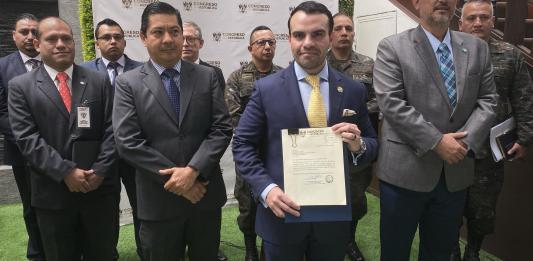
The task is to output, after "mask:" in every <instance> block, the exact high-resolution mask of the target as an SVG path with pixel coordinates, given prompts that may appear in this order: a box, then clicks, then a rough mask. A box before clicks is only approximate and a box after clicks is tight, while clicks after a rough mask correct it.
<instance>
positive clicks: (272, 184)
mask: <svg viewBox="0 0 533 261" xmlns="http://www.w3.org/2000/svg"><path fill="white" fill-rule="evenodd" d="M332 29H333V17H332V15H331V13H330V12H329V10H328V9H327V8H326V7H325V6H324V5H323V4H320V3H317V2H313V1H308V2H303V3H301V4H300V5H298V6H297V7H296V8H295V9H294V10H293V11H292V12H291V16H290V18H289V43H290V45H291V50H292V53H293V56H294V59H295V61H294V62H293V63H291V65H289V67H288V68H286V69H284V70H282V71H280V72H278V73H275V74H273V75H270V76H267V77H264V78H262V79H260V80H258V81H256V82H255V87H254V91H253V94H252V97H251V98H250V101H249V102H248V105H247V107H246V110H245V111H244V113H243V115H242V117H241V119H240V121H239V125H238V127H237V129H236V134H235V136H234V141H233V155H234V159H235V162H236V165H237V168H238V170H239V172H240V173H241V175H242V177H243V178H244V179H245V180H246V181H247V182H248V183H249V184H250V186H251V188H252V193H253V195H254V196H255V198H256V200H259V201H260V202H261V203H262V205H263V206H261V207H258V208H257V216H256V226H255V227H256V231H257V233H258V234H259V235H260V236H261V237H262V238H263V243H264V250H265V257H266V260H276V261H277V260H282V261H283V260H302V259H303V257H304V255H305V256H306V258H307V259H308V260H332V261H333V260H344V255H345V248H346V245H347V244H348V240H349V237H350V236H349V234H350V221H349V220H350V217H351V215H350V204H349V199H348V198H349V197H347V199H346V202H348V204H347V205H345V206H319V207H317V206H306V207H301V208H300V206H299V205H298V204H297V202H294V201H293V200H292V199H291V198H290V197H289V196H288V195H287V194H285V192H284V190H283V189H284V185H283V184H284V183H283V179H284V173H283V160H282V149H281V129H292V128H309V127H315V128H316V127H326V126H331V128H332V130H333V131H334V132H335V133H336V134H338V135H340V136H341V137H342V140H343V141H344V144H343V147H344V155H345V157H344V165H345V166H344V169H345V173H344V174H345V179H346V182H345V183H346V184H344V185H345V187H346V188H347V183H348V178H349V176H348V164H356V165H358V164H365V163H367V162H370V161H372V160H373V159H374V158H375V157H376V153H377V141H376V134H375V132H374V130H373V128H372V125H371V124H370V119H369V117H368V111H367V109H366V90H365V88H364V87H363V86H362V84H361V83H359V82H355V81H353V80H351V79H349V78H348V77H346V76H344V75H342V74H341V73H340V72H338V71H335V70H334V69H332V68H331V67H329V66H328V65H327V62H326V53H327V50H328V47H329V43H330V36H331V32H332ZM343 111H345V112H347V111H351V112H352V113H350V116H348V113H346V114H345V113H343ZM346 193H347V195H349V190H348V189H346ZM337 210H340V211H343V213H345V215H346V216H347V219H344V220H346V221H328V222H300V223H286V222H285V221H284V219H283V218H284V217H286V216H288V215H291V216H295V217H300V213H302V218H304V216H305V215H306V212H307V213H310V212H315V213H316V212H318V213H319V214H321V215H324V214H328V212H331V211H337ZM317 221H318V220H317Z"/></svg>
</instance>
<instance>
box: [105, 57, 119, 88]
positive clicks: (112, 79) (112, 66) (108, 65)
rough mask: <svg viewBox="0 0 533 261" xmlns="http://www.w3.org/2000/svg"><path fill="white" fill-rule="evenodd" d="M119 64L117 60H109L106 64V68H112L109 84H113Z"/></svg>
mask: <svg viewBox="0 0 533 261" xmlns="http://www.w3.org/2000/svg"><path fill="white" fill-rule="evenodd" d="M119 66H120V64H119V63H117V62H109V63H108V64H107V69H108V70H113V71H112V73H111V85H113V86H115V80H116V79H117V76H118V67H119Z"/></svg>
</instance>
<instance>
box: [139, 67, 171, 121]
mask: <svg viewBox="0 0 533 261" xmlns="http://www.w3.org/2000/svg"><path fill="white" fill-rule="evenodd" d="M141 73H144V74H145V76H144V78H143V84H144V86H145V87H146V88H148V89H149V90H150V92H151V93H152V95H154V97H155V99H156V100H157V101H158V102H159V104H160V105H161V107H163V109H164V110H165V112H166V113H167V115H168V117H169V118H171V119H172V121H174V123H175V124H176V125H178V120H177V116H176V112H175V111H174V109H172V106H171V105H170V100H169V99H168V95H167V92H166V91H165V86H163V82H162V81H161V76H159V74H158V73H157V70H156V69H155V68H154V66H153V65H152V62H150V61H148V62H146V63H145V64H144V65H143V68H142V69H141Z"/></svg>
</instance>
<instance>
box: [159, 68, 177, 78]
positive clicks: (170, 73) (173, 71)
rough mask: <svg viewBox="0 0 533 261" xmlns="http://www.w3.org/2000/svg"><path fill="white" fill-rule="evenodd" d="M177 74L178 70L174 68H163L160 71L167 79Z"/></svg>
mask: <svg viewBox="0 0 533 261" xmlns="http://www.w3.org/2000/svg"><path fill="white" fill-rule="evenodd" d="M177 74H179V72H178V70H176V69H165V70H164V71H163V73H162V75H163V76H165V77H166V78H169V79H174V77H175V76H176V75H177Z"/></svg>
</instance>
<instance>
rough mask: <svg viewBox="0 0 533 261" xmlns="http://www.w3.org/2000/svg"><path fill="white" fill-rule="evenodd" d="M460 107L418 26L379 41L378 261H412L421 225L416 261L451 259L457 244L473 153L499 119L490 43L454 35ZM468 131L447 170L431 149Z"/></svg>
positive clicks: (376, 73) (376, 84) (376, 75)
mask: <svg viewBox="0 0 533 261" xmlns="http://www.w3.org/2000/svg"><path fill="white" fill-rule="evenodd" d="M450 39H451V47H452V53H453V60H454V66H455V77H456V79H455V83H456V91H457V104H456V106H455V107H453V106H452V105H451V104H450V99H449V97H448V93H447V91H446V87H445V86H444V82H443V80H442V77H441V73H440V69H439V65H438V62H437V57H436V56H435V53H434V51H433V48H432V47H431V44H430V41H429V39H428V37H427V35H426V34H425V32H424V30H423V29H422V28H421V27H420V26H419V27H418V28H415V29H411V30H408V31H405V32H403V33H400V34H398V35H394V36H391V37H388V38H385V39H384V40H382V41H381V42H380V44H379V46H378V53H377V57H376V63H375V66H374V88H375V90H376V97H377V101H378V104H379V107H380V109H381V111H382V112H383V115H384V120H383V125H382V131H381V146H380V152H379V158H378V170H377V176H378V177H379V179H380V197H381V201H380V204H381V206H380V207H381V219H380V220H381V221H380V222H381V224H380V231H381V260H384V261H386V260H408V259H409V254H410V249H411V242H412V239H413V236H414V234H415V232H416V230H417V228H419V231H420V248H419V249H420V251H419V260H422V261H425V260H431V261H440V260H449V258H450V253H451V250H452V248H453V245H454V243H456V242H457V237H458V235H459V232H458V230H459V226H460V224H461V214H462V211H463V208H464V202H465V198H466V193H465V189H466V188H467V187H468V186H469V185H470V184H472V181H473V173H474V159H473V156H475V154H477V153H479V151H480V148H481V145H482V143H483V141H484V140H485V138H486V136H487V134H488V132H489V129H490V126H491V125H492V122H493V120H494V118H495V114H494V108H495V107H496V98H497V95H496V88H495V85H494V80H493V73H492V66H491V62H490V56H489V49H488V46H487V44H486V43H485V42H483V41H481V40H479V39H477V38H475V37H473V36H471V35H467V34H464V33H460V32H452V31H450ZM459 131H466V132H468V135H467V136H466V137H465V138H463V139H462V141H463V142H464V143H465V144H466V145H467V146H468V148H469V153H468V155H467V156H466V157H465V158H464V159H463V160H460V161H459V162H458V163H456V164H453V165H450V164H448V163H447V162H446V161H444V160H443V159H442V158H441V157H440V156H439V155H438V154H437V153H436V152H434V151H433V149H434V148H435V146H437V144H438V143H439V141H440V140H441V138H442V137H443V135H444V134H446V133H454V132H459Z"/></svg>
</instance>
